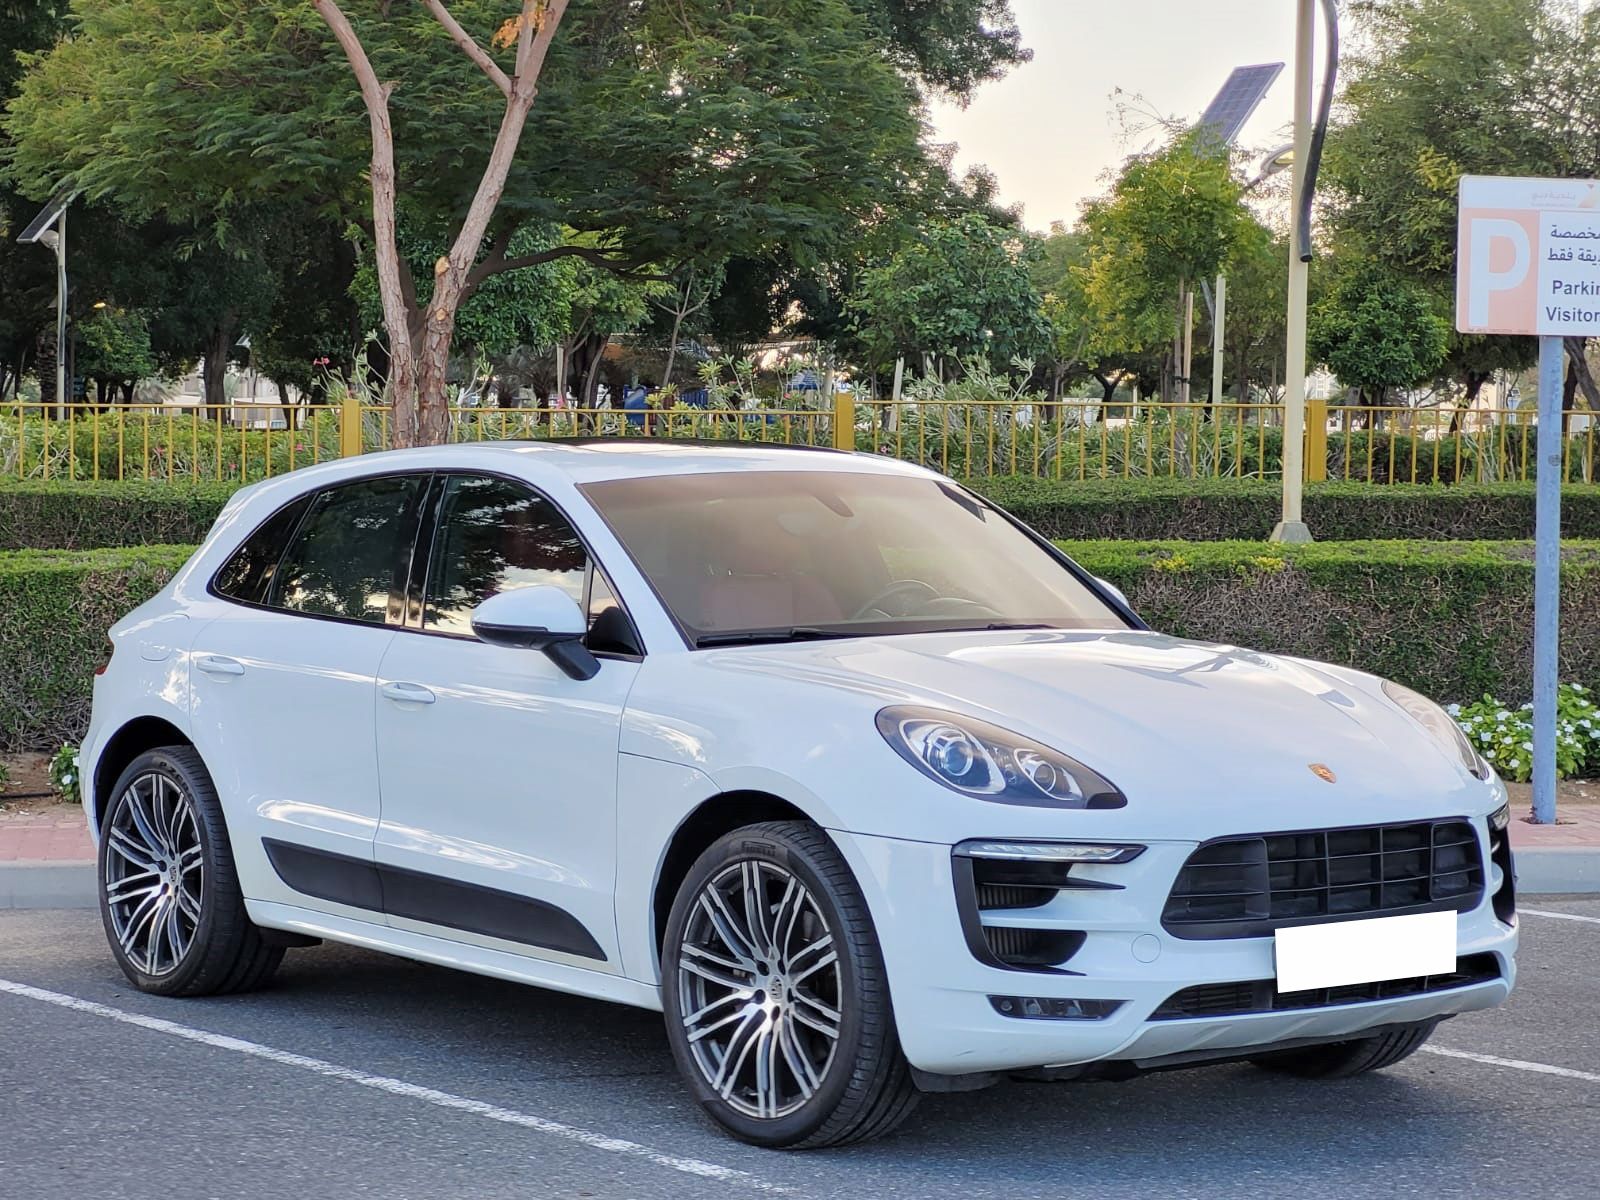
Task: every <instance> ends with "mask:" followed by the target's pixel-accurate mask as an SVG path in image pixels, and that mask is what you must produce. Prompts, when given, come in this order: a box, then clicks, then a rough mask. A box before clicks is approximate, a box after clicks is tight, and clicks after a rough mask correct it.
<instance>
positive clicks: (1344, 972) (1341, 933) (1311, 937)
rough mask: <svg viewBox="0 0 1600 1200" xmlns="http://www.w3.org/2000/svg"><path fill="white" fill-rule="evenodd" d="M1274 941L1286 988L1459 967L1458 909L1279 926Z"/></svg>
mask: <svg viewBox="0 0 1600 1200" xmlns="http://www.w3.org/2000/svg"><path fill="white" fill-rule="evenodd" d="M1273 941H1274V943H1275V949H1276V951H1277V955H1276V957H1277V964H1278V991H1280V992H1303V991H1306V990H1307V989H1310V988H1325V987H1343V986H1344V985H1345V984H1349V983H1376V982H1377V981H1379V980H1382V979H1410V978H1412V977H1413V976H1416V975H1448V974H1450V972H1452V971H1454V970H1455V969H1456V914H1455V912H1454V911H1453V910H1452V911H1450V912H1432V913H1413V914H1410V915H1408V916H1403V917H1373V918H1371V919H1369V920H1365V921H1338V922H1334V923H1332V924H1328V925H1297V926H1295V927H1293V928H1290V929H1279V930H1277V931H1276V932H1275V933H1274V934H1273Z"/></svg>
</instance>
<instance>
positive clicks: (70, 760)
mask: <svg viewBox="0 0 1600 1200" xmlns="http://www.w3.org/2000/svg"><path fill="white" fill-rule="evenodd" d="M50 786H51V787H52V788H54V789H55V792H56V795H58V796H60V797H61V799H62V800H63V801H65V802H66V803H68V804H82V803H83V783H82V776H81V774H80V773H79V767H78V747H77V746H76V745H74V744H72V743H71V742H64V743H62V746H61V749H59V750H57V751H56V752H55V753H54V754H52V755H51V756H50Z"/></svg>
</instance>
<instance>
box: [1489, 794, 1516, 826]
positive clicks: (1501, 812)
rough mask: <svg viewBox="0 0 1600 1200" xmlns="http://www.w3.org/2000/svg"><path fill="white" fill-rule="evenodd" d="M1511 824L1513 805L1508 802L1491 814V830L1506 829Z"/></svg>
mask: <svg viewBox="0 0 1600 1200" xmlns="http://www.w3.org/2000/svg"><path fill="white" fill-rule="evenodd" d="M1509 824H1511V803H1510V801H1507V802H1506V803H1504V804H1502V805H1501V806H1500V807H1499V808H1497V809H1495V810H1494V811H1493V812H1492V813H1490V814H1489V828H1490V829H1504V828H1505V827H1506V826H1507V825H1509Z"/></svg>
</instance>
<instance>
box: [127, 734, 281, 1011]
mask: <svg viewBox="0 0 1600 1200" xmlns="http://www.w3.org/2000/svg"><path fill="white" fill-rule="evenodd" d="M136 784H137V785H139V786H138V789H137V790H136V789H135V785H136ZM153 789H160V791H159V793H158V792H155V791H154V790H153ZM169 789H176V791H177V793H178V794H179V795H180V796H181V798H182V801H183V802H184V803H186V804H187V807H188V811H189V812H190V813H192V818H189V817H183V816H175V817H173V818H172V821H173V824H174V825H175V826H181V833H172V831H171V830H168V831H165V832H168V833H172V836H171V838H170V842H171V844H172V845H174V846H176V845H179V844H180V843H181V845H182V847H183V849H182V850H180V852H179V854H178V856H177V857H178V859H179V860H181V863H180V862H168V861H166V859H165V858H164V857H163V856H162V855H161V854H159V853H158V854H157V855H155V856H153V857H156V858H160V859H161V861H160V863H159V864H158V865H159V866H160V868H161V869H160V870H150V871H145V872H141V871H139V870H137V869H136V868H134V867H133V859H132V858H130V857H129V856H128V854H125V853H123V852H122V851H121V850H118V849H116V848H115V847H114V846H113V842H114V841H115V842H116V843H117V845H119V846H126V845H128V843H127V842H126V841H125V840H124V839H123V838H122V837H121V836H117V837H114V836H113V835H114V833H116V832H117V831H118V830H119V829H121V830H122V831H123V832H127V831H128V830H129V829H130V828H131V829H132V832H133V833H134V834H135V835H138V833H139V826H138V822H137V821H136V820H135V819H134V814H135V808H136V807H137V810H138V813H139V815H140V816H142V818H143V819H144V821H145V822H146V824H147V825H148V824H149V822H150V820H151V815H152V812H153V811H156V812H164V813H168V814H176V813H179V812H180V805H179V804H178V802H177V801H176V800H174V799H173V792H172V791H171V790H169ZM152 798H154V799H152ZM152 803H153V804H154V805H155V806H156V807H155V809H154V810H153V809H152V808H151V804H152ZM141 805H142V807H140V806H141ZM129 822H132V824H131V826H130V824H129ZM144 840H146V841H148V840H149V839H144ZM156 840H166V839H163V838H161V837H160V836H159V835H158V836H157V839H156ZM134 853H135V855H137V849H135V851H134ZM193 859H198V871H199V879H198V881H197V883H195V884H194V886H192V887H191V886H188V879H187V875H186V872H187V871H188V870H192V869H193V868H192V867H189V866H186V865H182V864H187V863H188V862H190V861H192V860H193ZM169 871H170V872H172V875H171V882H170V883H169V884H168V886H167V894H168V895H170V896H172V897H173V899H172V901H171V903H170V904H168V905H167V907H166V908H165V909H163V908H161V907H160V901H159V900H156V901H154V903H155V904H156V905H157V907H155V908H154V909H152V914H154V913H159V912H167V913H169V914H170V915H171V916H172V918H173V920H174V921H175V922H176V925H175V926H173V927H172V928H173V932H168V933H163V934H160V935H158V933H157V931H156V928H155V927H156V926H157V925H158V924H161V921H160V919H159V918H157V917H156V916H154V915H152V916H150V917H147V918H146V920H147V923H146V924H145V925H143V926H138V925H135V923H134V921H133V918H134V917H135V916H137V915H138V909H136V908H133V907H132V905H133V903H134V902H133V901H131V900H122V899H120V897H121V896H123V895H124V894H125V893H129V892H132V893H134V894H137V895H141V896H145V895H146V891H145V890H144V889H142V888H141V889H135V888H132V887H131V884H132V883H139V884H144V883H145V880H144V879H143V878H142V876H143V875H146V874H148V875H153V876H155V877H157V879H158V881H159V880H160V879H161V878H162V877H163V876H165V875H167V873H168V872H169ZM134 875H139V876H141V878H138V879H134V878H132V876H134ZM97 877H98V887H97V890H98V892H99V896H100V918H101V921H102V922H103V923H104V925H105V930H106V940H107V941H108V942H109V943H110V945H111V953H112V956H113V957H114V958H115V959H116V960H117V965H118V966H119V967H121V968H122V973H123V974H124V975H126V976H127V977H128V979H129V980H130V981H131V982H132V983H133V985H134V986H135V987H137V988H138V989H139V990H140V991H143V992H151V993H153V994H155V995H158V996H215V995H221V994H224V993H228V992H244V991H250V990H251V989H253V988H258V987H260V986H261V985H262V984H264V983H265V982H266V981H267V980H268V979H269V978H270V977H271V975H272V973H273V972H274V971H275V970H277V967H278V964H279V963H280V962H282V961H283V947H282V946H269V945H267V944H266V942H265V941H264V940H263V939H262V935H261V930H260V929H258V928H257V927H256V926H255V925H253V924H251V922H250V919H249V917H248V916H247V915H246V913H245V906H244V897H243V895H242V894H241V893H240V891H239V878H238V875H237V873H236V872H235V870H234V865H233V848H232V846H231V845H230V844H229V842H228V829H227V825H226V824H225V823H224V821H223V817H222V804H221V802H220V801H219V800H218V799H217V792H216V788H215V787H213V786H212V783H211V776H210V774H209V773H208V772H207V771H206V768H205V764H204V763H203V762H202V761H201V759H200V756H199V755H198V754H197V753H195V751H194V749H193V747H190V746H162V747H159V748H157V749H155V750H149V751H146V752H145V753H144V754H141V755H140V756H139V757H138V758H136V759H134V760H133V762H131V763H129V764H128V767H127V769H126V770H124V771H123V772H122V774H121V775H120V776H119V777H118V779H117V782H116V785H115V786H114V787H113V788H112V789H111V793H110V796H109V797H108V799H107V801H106V809H105V814H104V817H103V819H102V822H101V836H100V852H99V859H98V863H97ZM180 877H181V878H180ZM114 882H115V883H117V884H120V885H121V886H118V887H116V888H115V892H116V895H117V896H118V897H119V899H117V900H115V901H114V900H113V899H112V895H113V890H114ZM179 890H182V891H183V895H184V897H185V899H187V900H189V902H190V903H191V904H192V903H193V901H194V898H195V897H198V914H199V915H198V919H197V920H196V919H194V918H193V917H192V916H191V913H190V910H189V909H188V908H185V907H184V906H182V905H180V904H178V902H177V899H176V893H177V892H178V891H179ZM147 898H148V897H147ZM143 902H144V901H141V903H143ZM114 910H115V911H114ZM119 924H121V925H122V928H123V930H124V932H125V933H126V934H128V935H131V936H130V937H129V945H128V946H124V944H123V938H122V936H120V935H119V933H118V926H119ZM183 927H187V928H188V929H189V930H190V936H189V940H188V941H187V942H183V943H182V949H181V952H179V944H180V942H182V933H181V930H182V928H183ZM146 930H147V931H148V936H146V935H145V931H146ZM140 943H144V945H143V946H142V947H141V945H140ZM163 945H164V946H166V947H167V948H168V950H169V952H168V953H166V954H162V953H161V951H160V949H159V947H160V946H163ZM151 947H156V948H155V949H151ZM152 968H154V969H152Z"/></svg>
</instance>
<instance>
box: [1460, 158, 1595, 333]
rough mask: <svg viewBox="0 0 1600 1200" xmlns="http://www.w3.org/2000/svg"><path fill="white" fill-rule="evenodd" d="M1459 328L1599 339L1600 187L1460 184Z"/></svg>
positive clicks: (1465, 180)
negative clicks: (1597, 337)
mask: <svg viewBox="0 0 1600 1200" xmlns="http://www.w3.org/2000/svg"><path fill="white" fill-rule="evenodd" d="M1460 196H1461V215H1460V225H1459V228H1458V233H1457V258H1456V328H1457V329H1459V330H1460V331H1461V332H1463V333H1510V334H1526V335H1529V336H1546V337H1574V336H1576V337H1592V336H1594V335H1596V334H1600V182H1597V181H1595V180H1592V179H1502V178H1498V177H1492V176H1483V175H1465V176H1462V179H1461V193H1460Z"/></svg>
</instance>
